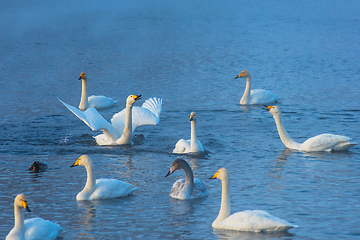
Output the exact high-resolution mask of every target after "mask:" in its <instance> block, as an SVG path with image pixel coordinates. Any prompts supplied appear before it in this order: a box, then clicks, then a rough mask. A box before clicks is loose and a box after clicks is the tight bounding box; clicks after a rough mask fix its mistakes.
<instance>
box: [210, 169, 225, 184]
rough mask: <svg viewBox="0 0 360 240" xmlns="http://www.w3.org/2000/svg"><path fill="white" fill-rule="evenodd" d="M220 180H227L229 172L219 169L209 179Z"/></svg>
mask: <svg viewBox="0 0 360 240" xmlns="http://www.w3.org/2000/svg"><path fill="white" fill-rule="evenodd" d="M216 178H217V179H220V180H221V181H223V180H228V179H229V172H228V170H227V169H226V168H220V169H219V170H217V171H216V173H215V174H214V176H212V177H211V178H210V179H216Z"/></svg>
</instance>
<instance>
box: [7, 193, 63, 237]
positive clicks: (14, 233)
mask: <svg viewBox="0 0 360 240" xmlns="http://www.w3.org/2000/svg"><path fill="white" fill-rule="evenodd" d="M22 208H24V209H25V210H26V211H28V212H31V211H30V208H29V206H28V203H27V200H26V196H25V194H19V195H17V196H16V197H15V200H14V215H15V226H14V228H13V229H11V231H10V232H9V234H8V235H7V236H6V240H15V239H16V240H30V239H42V240H51V239H56V238H57V236H58V235H59V233H60V232H61V231H63V230H64V229H62V227H60V225H59V224H57V223H53V222H51V221H49V220H44V219H42V218H39V217H36V218H30V219H26V220H25V221H24V212H23V211H22Z"/></svg>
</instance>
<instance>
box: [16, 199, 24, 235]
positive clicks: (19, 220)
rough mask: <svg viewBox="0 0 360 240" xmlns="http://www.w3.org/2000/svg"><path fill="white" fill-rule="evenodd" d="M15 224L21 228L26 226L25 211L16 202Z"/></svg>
mask: <svg viewBox="0 0 360 240" xmlns="http://www.w3.org/2000/svg"><path fill="white" fill-rule="evenodd" d="M14 215H15V226H14V228H17V229H21V228H23V227H24V212H23V210H22V208H21V207H20V206H17V205H15V204H14Z"/></svg>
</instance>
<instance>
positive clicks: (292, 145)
mask: <svg viewBox="0 0 360 240" xmlns="http://www.w3.org/2000/svg"><path fill="white" fill-rule="evenodd" d="M273 117H274V119H275V123H276V127H277V130H278V133H279V136H280V139H281V141H282V142H283V144H284V145H285V146H286V147H287V148H289V149H300V146H301V144H300V143H298V142H296V141H294V140H293V139H292V138H291V137H290V135H289V134H288V132H287V131H286V129H285V126H284V124H283V122H282V119H281V113H279V114H276V115H273Z"/></svg>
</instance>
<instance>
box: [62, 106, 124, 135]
mask: <svg viewBox="0 0 360 240" xmlns="http://www.w3.org/2000/svg"><path fill="white" fill-rule="evenodd" d="M59 101H60V102H61V103H62V104H64V106H65V107H67V108H68V109H69V110H70V111H71V112H72V113H73V114H75V115H76V116H77V117H78V118H79V119H81V120H82V121H83V122H84V123H85V124H86V125H88V126H89V127H90V128H91V130H93V131H100V130H101V131H104V133H105V134H106V135H107V134H109V135H110V137H111V138H113V139H115V140H116V139H118V138H119V137H120V136H121V133H122V132H123V129H124V128H123V129H122V130H121V132H119V131H116V129H115V128H114V127H113V126H112V125H111V124H110V123H109V122H108V121H106V120H105V119H104V118H103V116H101V115H100V114H99V113H98V111H97V110H96V109H95V108H93V107H90V108H88V109H87V110H86V111H84V112H82V111H81V110H79V109H78V108H76V107H74V106H71V105H69V104H66V103H64V102H63V101H61V100H60V99H59Z"/></svg>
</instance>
